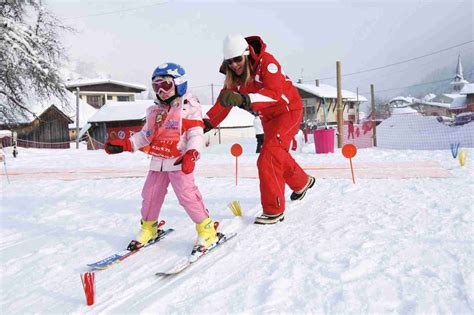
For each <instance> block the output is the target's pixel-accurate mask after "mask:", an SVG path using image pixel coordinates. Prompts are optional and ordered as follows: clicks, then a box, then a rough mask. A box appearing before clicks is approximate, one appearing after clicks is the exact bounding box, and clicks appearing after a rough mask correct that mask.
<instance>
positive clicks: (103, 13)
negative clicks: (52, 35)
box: [62, 1, 169, 20]
mask: <svg viewBox="0 0 474 315" xmlns="http://www.w3.org/2000/svg"><path fill="white" fill-rule="evenodd" d="M167 3H169V1H166V2H158V3H153V4H149V5H143V6H140V7H134V8H129V9H122V10H117V11H109V12H102V13H97V14H90V15H81V16H73V17H66V18H63V19H62V20H76V19H82V18H88V17H95V16H103V15H110V14H116V13H122V12H129V11H135V10H139V9H143V8H149V7H154V6H157V5H163V4H167Z"/></svg>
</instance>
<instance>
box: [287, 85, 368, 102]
mask: <svg viewBox="0 0 474 315" xmlns="http://www.w3.org/2000/svg"><path fill="white" fill-rule="evenodd" d="M294 85H295V86H296V87H297V88H300V89H302V90H303V91H306V92H308V93H311V94H314V95H316V96H318V97H325V98H337V88H336V87H334V86H331V85H328V84H320V85H319V86H316V85H311V84H304V83H294ZM341 93H342V98H343V99H347V100H350V101H357V100H359V101H360V102H367V98H365V97H364V96H362V95H360V94H359V95H358V96H357V94H356V93H353V92H350V91H347V90H341Z"/></svg>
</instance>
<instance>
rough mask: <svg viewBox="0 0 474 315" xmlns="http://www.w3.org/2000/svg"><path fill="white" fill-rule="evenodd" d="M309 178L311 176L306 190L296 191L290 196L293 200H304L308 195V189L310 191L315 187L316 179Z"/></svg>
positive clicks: (305, 187)
mask: <svg viewBox="0 0 474 315" xmlns="http://www.w3.org/2000/svg"><path fill="white" fill-rule="evenodd" d="M308 176H309V177H308V182H307V183H306V185H305V186H304V188H303V189H301V190H300V191H294V192H293V193H292V194H291V196H290V199H291V200H293V201H295V200H301V199H303V198H304V196H305V195H306V192H307V191H308V189H310V188H312V187H313V186H314V182H316V179H315V178H314V177H313V176H311V175H308Z"/></svg>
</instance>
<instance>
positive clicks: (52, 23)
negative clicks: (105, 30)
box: [0, 0, 73, 124]
mask: <svg viewBox="0 0 474 315" xmlns="http://www.w3.org/2000/svg"><path fill="white" fill-rule="evenodd" d="M28 13H31V15H32V16H28ZM60 31H73V29H72V28H70V27H67V26H64V25H62V24H61V22H60V21H59V20H58V19H57V18H56V17H54V15H53V14H52V13H50V12H48V11H47V10H46V9H45V8H44V7H43V6H42V3H41V0H26V1H0V122H1V123H6V124H9V123H14V122H15V121H16V120H18V118H20V117H27V114H28V113H30V114H34V113H33V112H32V110H31V104H28V102H27V100H28V99H29V98H32V97H34V98H36V99H45V98H49V97H51V96H55V97H56V98H58V99H59V100H60V101H61V102H62V104H63V105H66V104H67V103H66V88H65V86H64V83H63V81H62V78H61V77H60V74H59V69H60V67H61V64H62V62H63V61H64V60H65V59H66V56H65V50H64V48H63V46H62V45H61V43H60V41H59V34H58V33H59V32H60ZM66 106H67V105H66Z"/></svg>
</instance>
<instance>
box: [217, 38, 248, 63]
mask: <svg viewBox="0 0 474 315" xmlns="http://www.w3.org/2000/svg"><path fill="white" fill-rule="evenodd" d="M248 46H249V44H248V43H247V41H246V40H245V38H244V37H243V36H242V35H240V34H230V35H227V36H226V38H224V46H223V52H224V59H230V58H234V57H237V56H242V55H248V54H249V51H248V49H247V48H248Z"/></svg>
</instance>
